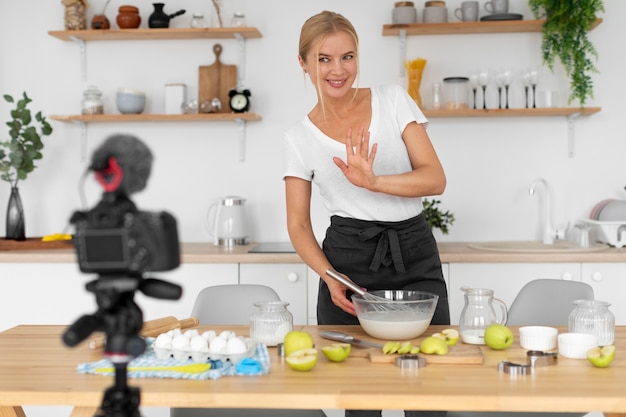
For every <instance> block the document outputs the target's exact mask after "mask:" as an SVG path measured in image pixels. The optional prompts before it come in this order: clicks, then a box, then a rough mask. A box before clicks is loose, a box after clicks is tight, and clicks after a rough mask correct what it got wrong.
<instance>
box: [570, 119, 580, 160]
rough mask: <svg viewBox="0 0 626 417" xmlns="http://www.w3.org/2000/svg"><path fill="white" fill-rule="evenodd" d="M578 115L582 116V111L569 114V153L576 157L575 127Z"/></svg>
mask: <svg viewBox="0 0 626 417" xmlns="http://www.w3.org/2000/svg"><path fill="white" fill-rule="evenodd" d="M578 117H580V113H572V114H570V115H569V116H567V154H568V156H569V157H570V158H573V157H574V145H575V139H576V138H575V127H576V119H578Z"/></svg>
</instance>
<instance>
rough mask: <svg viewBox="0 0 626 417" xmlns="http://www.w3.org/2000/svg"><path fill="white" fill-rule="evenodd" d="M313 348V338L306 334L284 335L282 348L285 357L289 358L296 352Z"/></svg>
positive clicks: (294, 332) (292, 332) (291, 333)
mask: <svg viewBox="0 0 626 417" xmlns="http://www.w3.org/2000/svg"><path fill="white" fill-rule="evenodd" d="M312 347H313V338H312V337H311V335H310V334H309V333H307V332H298V331H291V332H289V333H287V334H286V335H285V339H284V340H283V348H284V350H285V356H289V355H291V354H292V353H294V352H295V351H297V350H301V349H310V348H312Z"/></svg>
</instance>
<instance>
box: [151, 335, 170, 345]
mask: <svg viewBox="0 0 626 417" xmlns="http://www.w3.org/2000/svg"><path fill="white" fill-rule="evenodd" d="M154 347H157V348H161V349H171V348H172V337H171V336H170V335H169V334H167V333H161V334H160V335H158V336H157V338H156V339H155V341H154Z"/></svg>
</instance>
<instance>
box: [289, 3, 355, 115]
mask: <svg viewBox="0 0 626 417" xmlns="http://www.w3.org/2000/svg"><path fill="white" fill-rule="evenodd" d="M337 32H346V33H347V34H349V35H350V36H352V39H354V44H355V46H356V51H355V52H357V54H356V59H357V76H358V73H359V54H358V50H359V36H358V35H357V33H356V29H354V26H353V25H352V23H351V22H350V21H349V20H348V19H346V18H345V17H344V16H342V15H341V14H339V13H335V12H330V11H328V10H324V11H323V12H320V13H318V14H316V15H313V16H311V17H310V18H308V19H307V20H306V22H304V25H302V29H301V30H300V43H299V45H298V54H299V55H300V58H302V61H304V62H306V58H307V55H308V54H309V52H311V48H312V47H313V45H315V44H317V45H319V43H320V41H322V40H323V39H324V38H326V37H327V36H330V35H332V34H335V33H337ZM317 53H319V50H318V51H317ZM317 53H316V55H317ZM316 65H318V66H319V62H317V63H316ZM317 74H318V77H319V71H317ZM318 81H319V80H318ZM357 85H358V82H357ZM356 92H357V89H355V91H354V97H356ZM317 96H318V99H319V101H320V102H321V104H322V109H324V99H323V97H322V96H321V94H320V93H319V91H318V93H317ZM354 97H353V99H354Z"/></svg>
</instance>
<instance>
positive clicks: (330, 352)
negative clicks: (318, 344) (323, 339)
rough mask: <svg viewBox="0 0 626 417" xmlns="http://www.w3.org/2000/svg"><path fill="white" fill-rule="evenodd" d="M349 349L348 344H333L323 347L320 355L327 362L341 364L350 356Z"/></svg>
mask: <svg viewBox="0 0 626 417" xmlns="http://www.w3.org/2000/svg"><path fill="white" fill-rule="evenodd" d="M350 348H351V347H350V344H349V343H333V344H332V345H328V346H324V347H323V348H322V353H323V354H324V356H326V358H328V360H329V361H332V362H343V361H345V360H346V359H347V358H348V356H350Z"/></svg>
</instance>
